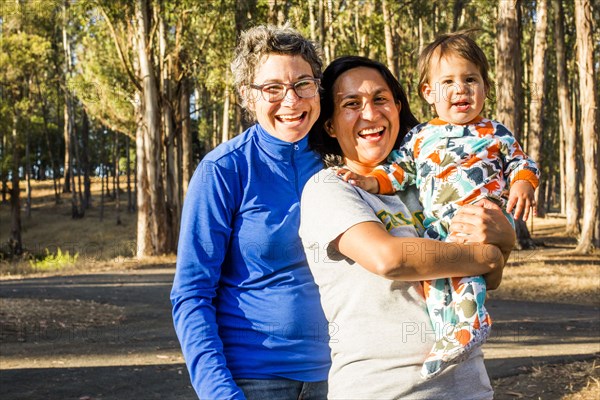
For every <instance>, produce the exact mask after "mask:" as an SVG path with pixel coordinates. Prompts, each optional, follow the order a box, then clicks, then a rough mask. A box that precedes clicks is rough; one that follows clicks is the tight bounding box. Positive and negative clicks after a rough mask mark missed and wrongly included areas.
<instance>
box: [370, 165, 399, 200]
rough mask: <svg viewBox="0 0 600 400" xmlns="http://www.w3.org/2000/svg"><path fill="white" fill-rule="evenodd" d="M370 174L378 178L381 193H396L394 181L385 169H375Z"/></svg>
mask: <svg viewBox="0 0 600 400" xmlns="http://www.w3.org/2000/svg"><path fill="white" fill-rule="evenodd" d="M369 176H372V177H374V178H375V179H377V183H379V194H394V188H393V186H392V182H390V178H389V177H388V175H387V173H386V172H385V171H384V170H382V169H374V170H373V171H372V172H371V173H370V174H369Z"/></svg>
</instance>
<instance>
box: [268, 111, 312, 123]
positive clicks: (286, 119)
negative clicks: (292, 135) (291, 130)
mask: <svg viewBox="0 0 600 400" xmlns="http://www.w3.org/2000/svg"><path fill="white" fill-rule="evenodd" d="M304 117H306V111H305V112H302V113H298V114H286V115H276V116H275V119H277V121H279V122H281V123H284V124H291V123H294V122H298V121H302V120H303V119H304Z"/></svg>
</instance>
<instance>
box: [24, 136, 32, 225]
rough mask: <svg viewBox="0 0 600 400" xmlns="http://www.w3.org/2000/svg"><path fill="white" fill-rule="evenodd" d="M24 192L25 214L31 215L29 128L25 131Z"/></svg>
mask: <svg viewBox="0 0 600 400" xmlns="http://www.w3.org/2000/svg"><path fill="white" fill-rule="evenodd" d="M25 185H26V186H25V187H26V190H25V192H26V193H27V199H26V200H25V215H27V218H29V217H31V160H30V153H29V129H27V131H26V132H25Z"/></svg>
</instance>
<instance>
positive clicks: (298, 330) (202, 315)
mask: <svg viewBox="0 0 600 400" xmlns="http://www.w3.org/2000/svg"><path fill="white" fill-rule="evenodd" d="M321 168H322V163H321V160H320V158H319V156H318V155H317V154H316V153H314V152H312V151H311V150H310V149H309V148H308V139H307V137H305V138H304V139H302V140H300V141H299V142H296V143H289V142H284V141H282V140H279V139H277V138H275V137H273V136H271V135H270V134H268V133H267V132H266V131H265V130H264V129H263V128H262V127H261V126H260V125H258V124H257V125H254V126H253V127H251V128H249V129H248V130H247V131H245V132H244V133H242V134H241V135H240V136H237V137H235V138H234V139H232V140H230V141H228V142H225V143H223V144H222V145H220V146H219V147H217V148H216V149H215V150H213V151H212V152H210V153H209V154H208V155H207V156H206V157H204V159H203V160H202V162H201V163H200V165H199V166H198V168H197V169H196V171H195V173H194V176H193V177H192V180H191V182H190V185H189V189H188V192H187V196H186V199H185V204H184V207H183V213H182V217H181V231H180V235H179V248H178V251H177V270H176V273H175V279H174V282H173V289H172V291H171V302H172V304H173V320H174V324H175V330H176V332H177V336H178V337H179V341H180V342H181V347H182V350H183V355H184V357H185V360H186V363H187V366H188V369H189V372H190V376H191V381H192V384H193V386H194V389H195V390H196V392H197V393H198V396H199V397H200V398H203V399H204V398H206V399H220V400H224V399H243V398H244V396H243V394H242V393H241V391H240V390H239V389H238V388H237V386H236V385H235V383H234V381H233V379H238V378H255V379H276V378H287V379H294V380H299V381H307V382H314V381H321V380H325V379H327V373H328V370H329V366H330V357H329V347H328V344H327V343H328V339H329V336H328V334H327V321H326V319H325V316H324V315H323V311H322V310H321V306H320V302H319V294H318V288H317V286H316V285H315V283H314V281H313V278H312V275H311V273H310V270H309V268H308V265H307V262H306V257H305V254H304V250H303V247H302V244H301V241H300V238H299V236H298V228H299V224H300V204H299V203H300V197H301V193H302V189H303V188H304V184H305V183H306V181H307V180H308V179H309V178H310V177H312V176H313V175H314V174H315V173H316V172H317V171H319V170H320V169H321Z"/></svg>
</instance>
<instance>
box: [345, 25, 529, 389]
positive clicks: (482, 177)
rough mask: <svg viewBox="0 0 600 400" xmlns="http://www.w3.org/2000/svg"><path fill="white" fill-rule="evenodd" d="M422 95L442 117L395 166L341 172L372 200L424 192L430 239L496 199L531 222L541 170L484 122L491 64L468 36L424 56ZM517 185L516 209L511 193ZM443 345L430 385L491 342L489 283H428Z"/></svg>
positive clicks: (410, 141) (421, 128) (444, 236)
mask: <svg viewBox="0 0 600 400" xmlns="http://www.w3.org/2000/svg"><path fill="white" fill-rule="evenodd" d="M418 68H419V73H420V82H419V86H418V87H419V94H420V95H421V97H422V98H423V99H425V101H427V103H429V104H430V105H432V106H433V107H434V108H435V112H436V114H437V118H434V119H433V120H431V121H429V122H426V123H423V124H420V125H418V126H416V127H415V128H413V129H412V130H411V131H410V132H409V133H408V134H407V135H406V137H405V138H404V140H403V143H402V145H401V147H400V148H399V149H398V150H394V151H393V152H392V154H391V155H390V157H389V159H388V160H389V162H390V164H386V165H383V166H381V167H378V169H376V170H375V171H374V172H373V174H372V176H366V177H365V176H360V175H358V174H355V173H352V172H349V171H347V170H341V171H340V172H339V174H340V175H342V176H343V177H344V179H345V180H347V181H348V182H350V183H352V184H354V185H356V186H358V187H361V188H362V189H364V190H367V191H369V192H371V193H380V194H393V193H394V192H395V191H399V190H404V189H405V188H406V186H407V185H416V187H417V188H418V190H419V197H420V200H421V202H422V204H423V207H424V215H425V221H424V226H425V229H426V232H425V237H427V238H431V239H438V240H449V239H450V238H449V237H448V236H449V231H448V228H449V226H450V220H451V219H452V217H453V216H454V215H455V213H456V211H457V210H458V209H459V208H460V207H461V206H462V205H464V204H472V203H475V202H478V201H479V200H482V199H489V200H492V201H494V202H495V203H497V204H498V205H501V206H504V205H505V206H506V212H505V215H506V216H507V218H509V220H510V221H511V222H513V220H512V216H511V215H510V214H509V213H510V212H512V211H513V210H514V218H521V217H522V218H523V219H524V220H527V217H528V216H529V210H530V209H531V208H532V207H534V206H535V199H534V191H535V188H536V187H537V186H538V178H539V171H538V169H537V166H536V164H535V163H534V162H533V161H532V160H531V159H529V158H528V157H527V155H526V154H525V153H524V152H523V150H522V149H521V146H520V145H519V144H518V143H517V141H516V140H515V138H514V137H513V135H512V134H511V132H510V131H509V130H508V129H507V128H506V127H505V126H503V125H501V124H500V123H498V122H496V121H492V120H489V119H486V118H483V117H481V116H480V113H481V111H482V110H483V106H484V101H485V98H486V96H487V95H488V94H489V91H490V87H491V80H490V78H489V76H488V70H489V64H488V61H487V59H486V57H485V54H484V53H483V51H482V50H481V49H480V48H479V46H477V44H476V43H475V42H474V41H473V40H472V39H471V38H470V37H469V36H467V34H466V33H465V32H456V33H451V34H445V35H441V36H440V37H438V38H437V39H436V40H435V41H434V42H432V43H431V44H429V45H428V46H427V47H426V48H425V49H424V50H423V52H422V53H421V55H420V56H419V63H418ZM509 185H510V192H509V194H508V202H505V196H506V195H505V190H506V188H507V187H508V186H509ZM423 288H424V293H425V298H426V303H427V308H428V311H429V315H430V318H431V321H432V325H433V328H434V330H435V333H436V343H435V345H434V347H433V349H432V351H431V353H430V354H429V356H428V357H427V359H426V360H425V362H424V364H423V368H422V371H421V373H422V375H423V377H425V378H430V377H433V376H435V375H437V374H438V373H440V372H441V371H442V370H443V369H444V368H445V367H446V366H448V365H451V364H455V363H458V362H461V361H462V360H464V359H466V358H468V356H469V354H470V352H471V350H472V349H474V348H476V347H477V346H479V345H481V344H482V343H483V342H485V340H486V339H487V338H488V336H489V335H490V327H491V319H490V317H489V315H488V313H487V311H486V310H485V307H484V304H483V303H484V300H485V293H486V284H485V280H484V279H483V277H481V276H471V277H464V278H449V279H437V280H432V281H426V282H423Z"/></svg>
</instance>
